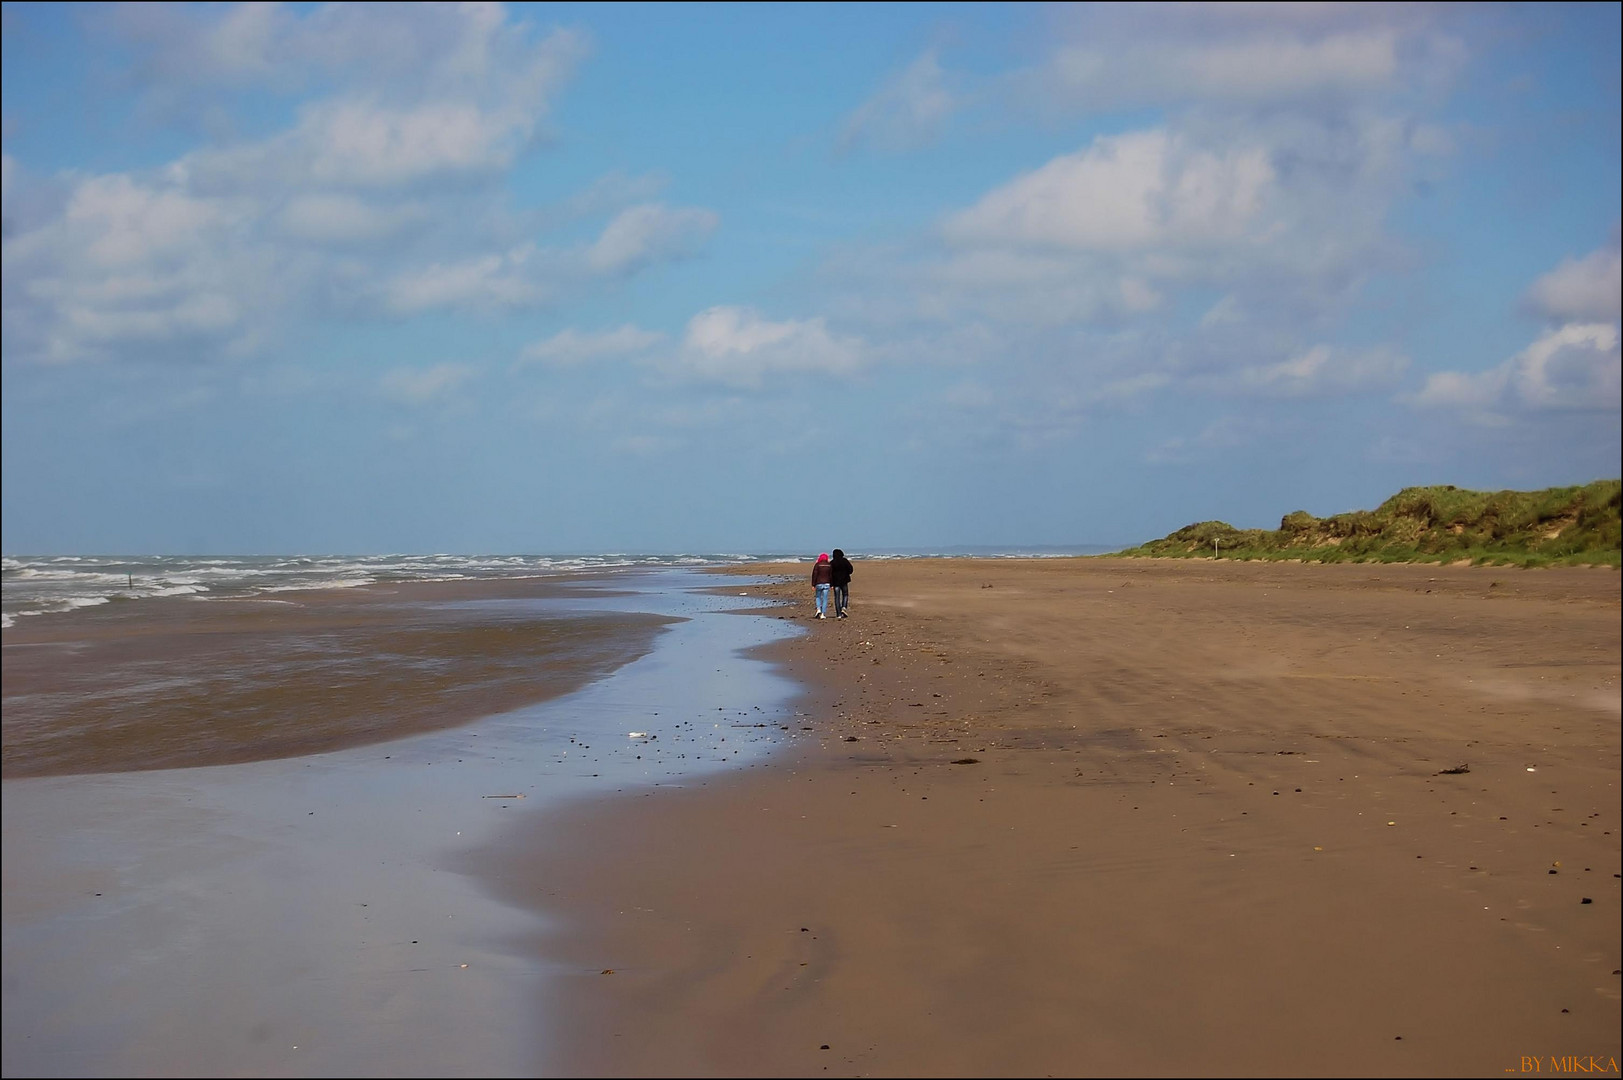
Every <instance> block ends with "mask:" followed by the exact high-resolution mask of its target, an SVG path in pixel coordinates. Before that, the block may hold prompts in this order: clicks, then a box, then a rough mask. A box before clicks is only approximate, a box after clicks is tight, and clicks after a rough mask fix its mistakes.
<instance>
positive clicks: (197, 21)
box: [111, 3, 587, 122]
mask: <svg viewBox="0 0 1623 1080" xmlns="http://www.w3.org/2000/svg"><path fill="white" fill-rule="evenodd" d="M111 22H112V24H113V25H114V27H115V28H116V32H117V33H118V34H119V36H120V37H121V38H122V39H123V43H124V45H125V46H126V48H128V49H129V50H130V51H131V52H132V53H133V54H134V68H135V70H134V75H135V81H136V83H137V85H138V86H139V88H140V90H141V92H142V93H143V94H144V95H145V96H146V98H147V99H148V104H149V107H151V108H152V109H154V110H156V111H159V112H165V113H176V112H179V113H186V112H190V111H203V110H205V109H207V108H208V106H209V103H210V102H211V101H213V100H215V99H217V98H218V95H219V94H220V92H221V91H222V90H224V91H239V90H245V89H257V90H269V91H271V92H276V93H289V92H296V91H299V90H301V89H305V88H308V87H310V86H312V85H315V84H320V85H323V86H328V87H332V88H333V97H334V99H336V100H364V101H371V102H375V103H377V104H380V105H383V106H387V107H388V108H392V109H399V108H403V107H410V106H412V105H414V104H428V103H433V102H445V101H456V102H460V103H466V104H477V105H480V106H481V107H482V108H484V109H486V110H489V111H493V112H501V111H512V112H515V113H521V114H524V115H526V116H528V117H529V118H530V119H531V121H532V122H533V121H534V120H536V119H538V118H539V117H540V115H541V114H542V113H543V112H544V111H545V109H546V106H547V101H548V96H549V95H550V94H551V93H552V92H553V91H554V90H555V89H556V87H557V86H558V85H559V83H560V82H561V81H562V80H563V79H564V78H566V77H567V76H568V74H569V72H570V71H571V70H572V68H573V66H574V65H575V64H576V63H577V62H578V61H579V60H580V58H581V57H582V56H583V55H584V54H585V52H586V49H587V43H586V41H585V40H584V38H583V37H582V36H581V35H580V34H578V33H576V32H573V31H568V30H554V31H552V32H550V33H547V34H542V33H540V32H539V31H538V30H537V28H536V27H535V25H534V24H533V23H530V22H528V21H525V20H511V19H509V17H508V12H507V9H506V8H505V7H504V6H503V5H500V4H482V3H468V4H450V3H374V4H359V3H331V4H323V5H320V6H317V7H313V8H310V9H307V10H302V11H301V10H299V9H297V8H294V7H291V6H286V5H280V4H240V5H217V6H216V5H209V6H203V5H184V6H182V5H177V4H141V5H123V6H119V7H116V8H114V9H113V18H112V20H111Z"/></svg>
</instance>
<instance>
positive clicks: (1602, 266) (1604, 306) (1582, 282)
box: [1526, 244, 1623, 322]
mask: <svg viewBox="0 0 1623 1080" xmlns="http://www.w3.org/2000/svg"><path fill="white" fill-rule="evenodd" d="M1526 304H1527V306H1528V307H1530V308H1531V309H1532V310H1533V311H1535V312H1536V313H1537V314H1539V315H1542V316H1543V317H1545V318H1547V319H1550V320H1551V321H1554V322H1600V321H1603V320H1608V319H1617V318H1619V317H1620V316H1623V258H1620V257H1619V253H1618V247H1617V245H1616V244H1614V245H1612V246H1611V247H1610V248H1601V249H1599V250H1598V251H1592V252H1590V253H1589V254H1588V255H1585V256H1584V257H1583V258H1581V259H1571V258H1569V259H1563V260H1562V261H1561V265H1560V266H1557V267H1556V268H1555V269H1554V270H1551V271H1550V272H1549V273H1547V274H1545V275H1544V276H1543V277H1541V278H1539V279H1538V280H1537V281H1535V282H1533V286H1532V288H1530V289H1528V290H1527V296H1526Z"/></svg>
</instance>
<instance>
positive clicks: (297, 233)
mask: <svg viewBox="0 0 1623 1080" xmlns="http://www.w3.org/2000/svg"><path fill="white" fill-rule="evenodd" d="M427 216H428V211H427V209H426V208H425V207H423V206H422V205H421V204H418V203H408V204H404V205H394V204H387V203H385V204H382V205H379V204H377V203H375V202H369V201H367V200H364V199H359V198H356V197H355V196H353V195H344V194H327V193H322V194H312V195H300V196H298V197H297V198H295V199H293V200H292V201H290V202H289V203H288V204H287V206H285V207H283V209H282V212H281V214H280V219H281V227H282V230H283V231H284V232H285V233H286V234H287V235H288V236H290V237H294V238H296V239H299V240H305V241H309V242H311V243H317V244H354V243H366V242H370V241H374V240H380V239H382V238H384V237H387V236H392V235H393V234H395V233H397V232H399V231H400V230H401V229H404V228H407V227H409V226H411V225H414V224H418V223H420V222H422V221H423V220H424V219H425V218H426V217H427Z"/></svg>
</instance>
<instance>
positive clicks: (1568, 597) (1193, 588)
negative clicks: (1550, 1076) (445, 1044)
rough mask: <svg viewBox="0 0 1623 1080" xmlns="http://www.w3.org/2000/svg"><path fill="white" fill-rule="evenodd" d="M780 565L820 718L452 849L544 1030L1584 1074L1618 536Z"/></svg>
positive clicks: (975, 1070)
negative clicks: (1579, 561) (1606, 540)
mask: <svg viewBox="0 0 1623 1080" xmlns="http://www.w3.org/2000/svg"><path fill="white" fill-rule="evenodd" d="M805 569H806V568H805V567H804V566H790V567H784V568H783V570H784V572H785V573H786V574H790V575H792V579H791V580H792V583H791V584H785V585H780V586H769V587H764V588H758V589H755V590H753V591H755V592H756V593H757V594H759V595H761V596H762V597H763V598H769V599H772V600H775V601H778V602H780V603H783V604H787V605H791V606H789V607H787V608H783V609H778V610H776V611H773V612H772V613H773V614H776V616H777V617H779V618H785V619H789V620H793V621H798V622H799V623H800V624H801V625H802V626H804V627H805V628H806V630H807V631H808V633H807V634H806V635H805V636H803V637H799V638H794V639H789V640H786V641H784V642H783V643H781V644H778V645H774V646H772V647H770V650H769V652H770V655H771V656H772V657H773V658H775V659H776V660H778V661H779V662H781V663H783V664H785V665H786V666H787V669H788V670H789V671H790V672H791V673H793V674H794V675H795V676H796V677H797V678H798V679H799V680H801V681H802V683H803V685H804V687H805V693H804V697H803V698H802V699H801V701H800V703H799V705H798V706H797V708H798V710H799V712H800V713H801V715H800V717H799V718H798V719H799V723H800V725H801V726H802V728H803V729H804V730H806V731H808V732H811V733H813V734H814V735H815V742H803V743H801V744H798V745H797V746H795V747H793V748H790V749H789V750H788V751H787V752H785V753H783V754H780V755H779V756H778V757H777V758H776V759H775V760H774V763H773V765H772V766H771V767H770V768H769V769H765V770H754V771H752V772H750V773H749V774H746V775H735V776H731V777H727V778H723V779H720V780H715V781H712V782H711V783H710V784H708V785H707V786H706V787H704V788H703V789H702V790H692V789H689V790H678V791H661V792H658V793H655V794H654V795H653V796H652V797H651V798H647V799H640V800H636V801H634V802H624V803H619V804H615V803H596V804H590V805H582V806H576V807H574V808H573V810H572V811H571V812H569V813H567V814H565V815H564V816H563V817H562V818H560V819H555V821H554V824H555V825H558V826H560V827H557V828H549V829H535V830H532V829H527V828H526V827H524V825H523V823H513V824H510V826H509V828H508V831H507V832H506V833H505V834H504V837H503V840H502V843H501V844H500V845H498V846H497V847H496V848H494V849H492V850H491V851H490V852H488V853H487V855H488V856H489V858H488V860H487V861H486V862H484V863H483V864H482V866H483V870H484V872H485V873H486V874H487V875H488V876H489V877H490V878H491V879H492V880H493V881H494V882H495V883H496V886H497V888H498V889H499V890H500V894H501V895H503V896H506V897H507V898H509V899H511V900H513V901H514V902H518V903H528V904H532V905H534V906H536V907H537V909H538V910H543V911H546V912H547V913H548V914H549V916H550V917H551V918H552V919H553V920H554V922H553V924H552V925H553V929H552V930H551V931H549V932H547V933H544V934H541V935H539V936H538V937H537V939H536V941H535V942H534V943H533V944H532V946H531V947H532V948H533V949H535V950H537V951H539V952H542V953H546V954H547V955H549V956H553V957H555V958H560V966H561V969H562V970H564V971H565V972H570V971H572V974H573V977H572V978H565V979H563V980H562V981H561V983H559V982H555V983H554V984H553V987H554V989H553V990H552V991H551V992H550V993H549V994H548V995H546V996H545V997H544V1000H543V1002H542V1003H541V1004H540V1006H539V1007H540V1008H542V1009H543V1010H545V1011H547V1012H548V1013H551V1014H555V1015H560V1016H562V1017H564V1018H565V1019H564V1027H565V1029H566V1030H569V1031H572V1032H574V1033H575V1034H574V1037H573V1038H572V1039H571V1040H569V1042H568V1044H567V1046H566V1048H565V1049H566V1052H565V1053H564V1054H563V1055H562V1056H560V1057H558V1058H555V1059H553V1060H552V1061H551V1062H550V1067H549V1071H551V1072H553V1073H555V1074H560V1075H585V1074H605V1075H626V1076H632V1075H644V1074H661V1075H672V1074H675V1075H757V1074H759V1075H810V1074H814V1073H815V1074H823V1073H825V1072H826V1073H828V1074H832V1075H842V1074H843V1075H1005V1076H1014V1075H1040V1074H1046V1075H1096V1074H1097V1075H1110V1074H1125V1075H1296V1074H1301V1075H1345V1074H1371V1075H1411V1074H1420V1075H1504V1074H1505V1073H1521V1072H1529V1073H1530V1072H1534V1071H1540V1070H1542V1071H1545V1072H1548V1071H1552V1069H1556V1068H1557V1067H1558V1066H1561V1065H1563V1064H1564V1065H1565V1066H1566V1071H1571V1069H1572V1067H1573V1066H1574V1063H1577V1064H1578V1065H1589V1064H1594V1063H1598V1065H1599V1068H1598V1071H1602V1072H1605V1071H1607V1070H1611V1071H1612V1073H1613V1074H1614V1075H1615V1069H1616V1062H1617V1058H1618V1053H1619V1035H1618V1032H1619V1027H1618V1015H1619V974H1618V968H1619V966H1620V965H1619V959H1620V958H1619V876H1618V875H1619V873H1620V871H1623V867H1620V865H1619V861H1620V860H1619V831H1618V830H1619V822H1618V817H1619V787H1618V783H1619V684H1618V678H1619V618H1618V616H1619V604H1618V600H1619V588H1618V577H1617V575H1616V573H1615V572H1612V571H1609V570H1587V569H1571V570H1547V571H1516V570H1498V569H1492V568H1472V567H1438V566H1435V565H1433V566H1405V565H1399V566H1365V565H1331V566H1321V565H1314V566H1303V565H1292V564H1261V563H1235V562H1211V561H1204V560H1187V561H1171V560H1165V561H1162V560H1112V559H1097V560H1043V561H1031V562H1018V561H1001V560H996V561H970V560H940V561H896V562H874V561H869V562H863V561H861V560H859V561H858V573H857V576H856V578H855V580H854V582H853V592H852V596H853V599H852V609H851V618H850V619H848V620H845V621H840V622H835V621H822V622H818V621H812V622H807V621H806V619H807V616H808V615H809V613H810V612H811V590H810V587H809V585H805V584H802V583H800V579H801V578H802V577H803V576H804V572H805Z"/></svg>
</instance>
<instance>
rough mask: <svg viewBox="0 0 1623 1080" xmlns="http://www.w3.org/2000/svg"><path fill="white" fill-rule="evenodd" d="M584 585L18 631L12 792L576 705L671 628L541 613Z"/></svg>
mask: <svg viewBox="0 0 1623 1080" xmlns="http://www.w3.org/2000/svg"><path fill="white" fill-rule="evenodd" d="M592 585H594V582H593V579H591V578H587V577H581V578H575V579H571V578H567V577H563V576H558V577H553V578H540V579H518V580H505V581H504V580H487V581H464V582H420V583H410V584H394V585H375V586H368V587H364V588H356V589H338V590H327V591H320V590H318V591H308V592H289V593H284V594H281V595H280V596H278V597H274V598H272V597H260V598H256V599H240V600H220V601H199V600H195V599H192V598H189V597H171V598H158V599H146V600H136V601H125V602H115V603H111V604H107V605H104V606H102V607H98V608H90V609H87V610H82V611H76V612H71V613H68V614H65V615H40V616H33V617H30V618H28V619H24V620H22V621H21V622H20V623H18V624H17V625H16V626H14V627H11V628H9V629H7V630H6V631H5V638H4V653H5V666H4V676H3V686H4V710H3V717H4V719H3V721H0V726H3V732H4V749H3V754H0V763H3V764H0V775H3V776H5V777H6V778H12V777H20V776H52V775H63V774H70V773H92V772H94V773H109V772H124V771H130V770H143V769H170V768H183V767H190V766H199V765H223V764H230V763H235V762H246V761H262V760H267V759H272V758H289V757H299V756H301V755H305V754H316V753H322V752H325V751H330V750H337V749H342V748H344V747H349V746H361V745H366V744H368V743H376V742H381V741H384V740H388V739H397V738H401V737H403V736H407V735H412V734H418V733H421V732H425V731H433V730H438V729H441V728H446V727H454V726H456V725H459V724H465V723H468V722H469V721H471V720H474V719H477V718H479V717H481V716H488V715H491V714H494V713H498V712H502V711H504V710H506V709H511V708H516V707H518V706H519V705H523V704H526V703H529V702H534V701H541V700H544V699H546V698H550V697H556V696H558V695H560V694H564V693H568V692H569V691H570V690H573V689H576V688H577V687H580V686H582V685H585V684H586V683H587V682H590V681H591V680H592V679H594V678H596V677H598V676H600V675H602V674H603V673H604V672H606V671H609V670H612V669H613V668H615V667H617V666H619V665H621V664H624V663H626V662H628V661H630V660H633V659H635V658H636V657H637V656H640V655H642V654H644V653H646V652H647V651H648V649H649V648H650V643H651V641H652V638H653V636H654V634H656V633H657V632H658V630H659V628H660V627H661V626H662V625H664V624H665V623H666V622H667V621H668V620H665V619H661V618H659V617H656V616H652V615H647V614H643V613H633V612H619V613H614V614H609V613H605V612H592V613H589V614H570V613H567V612H560V611H558V610H556V605H553V606H552V607H546V606H544V605H545V604H546V602H547V601H556V600H560V599H565V598H568V597H570V596H571V595H574V593H575V590H576V589H578V588H587V587H591V586H592Z"/></svg>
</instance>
